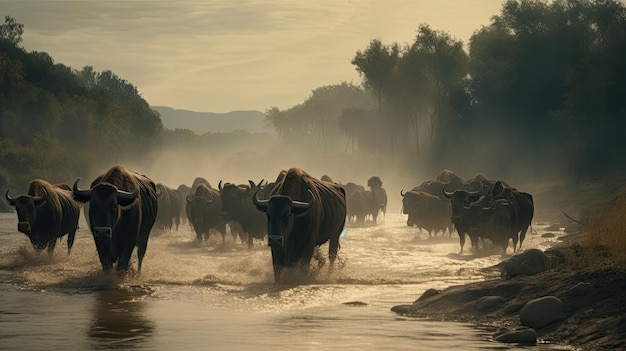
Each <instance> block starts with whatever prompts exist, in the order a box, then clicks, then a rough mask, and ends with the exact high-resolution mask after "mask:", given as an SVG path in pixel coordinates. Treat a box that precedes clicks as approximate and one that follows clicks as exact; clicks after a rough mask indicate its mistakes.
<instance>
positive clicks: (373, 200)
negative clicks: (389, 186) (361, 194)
mask: <svg viewBox="0 0 626 351" xmlns="http://www.w3.org/2000/svg"><path fill="white" fill-rule="evenodd" d="M367 186H368V187H369V188H370V193H369V194H368V196H367V197H366V199H365V204H366V205H365V208H366V212H367V213H368V215H371V216H372V220H373V222H374V224H376V220H377V218H378V213H379V212H382V214H383V218H384V217H385V214H386V213H387V191H385V189H384V188H383V182H382V180H380V178H379V177H377V176H373V177H371V178H370V179H368V180H367Z"/></svg>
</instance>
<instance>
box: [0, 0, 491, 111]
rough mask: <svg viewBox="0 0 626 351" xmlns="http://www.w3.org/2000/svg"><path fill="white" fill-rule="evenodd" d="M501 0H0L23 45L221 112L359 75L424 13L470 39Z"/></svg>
mask: <svg viewBox="0 0 626 351" xmlns="http://www.w3.org/2000/svg"><path fill="white" fill-rule="evenodd" d="M502 3H503V1H502V0H351V1H344V0H318V1H306V0H299V1H293V0H267V1H261V0H196V1H186V0H183V1H164V0H162V1H152V0H132V1H131V0H127V1H110V0H107V1H102V0H73V1H57V0H38V1H34V0H0V16H2V23H4V17H5V16H10V17H13V18H14V19H15V20H16V21H17V22H18V23H22V24H23V25H24V34H23V35H22V38H23V42H22V43H21V45H22V46H23V47H24V48H25V49H26V50H28V51H39V52H46V53H48V54H49V55H50V56H51V57H52V58H53V59H54V61H55V62H56V63H62V64H64V65H66V66H69V67H72V68H74V69H77V70H80V69H81V68H83V67H84V66H92V67H93V68H94V69H95V70H96V71H98V72H102V71H106V70H110V71H112V72H113V73H115V74H116V75H117V76H119V77H120V78H122V79H124V80H126V81H128V82H130V83H131V84H133V85H134V86H135V87H137V89H138V90H139V92H140V94H141V96H142V97H143V98H144V99H145V100H146V101H147V102H148V104H150V105H151V106H169V107H172V108H176V109H183V110H190V111H197V112H216V113H224V112H230V111H237V110H257V111H261V112H264V111H266V110H267V109H269V108H272V107H278V108H279V109H281V110H285V109H289V108H291V107H293V106H295V105H298V104H300V103H302V102H304V101H305V100H306V99H307V98H308V97H309V96H310V95H311V92H312V91H313V90H314V89H316V88H319V87H323V86H327V85H333V84H340V83H341V82H349V83H354V84H360V83H361V78H360V76H359V74H358V72H357V71H356V69H355V66H353V65H352V64H351V63H350V61H352V59H353V58H354V56H355V54H356V53H357V51H359V50H361V51H362V50H365V49H366V48H367V47H368V45H369V43H370V41H371V40H372V39H379V40H381V41H382V42H383V44H385V45H390V44H393V43H399V44H409V43H412V42H413V41H414V39H415V36H416V34H417V29H418V27H419V25H420V24H423V23H426V24H428V25H430V27H431V28H433V29H435V30H441V31H445V32H447V33H448V34H450V35H451V36H453V37H454V38H456V39H458V40H462V41H463V42H464V43H465V44H467V43H468V41H469V38H470V37H471V35H472V33H473V32H474V31H475V30H478V29H480V28H481V27H482V26H486V25H489V23H490V19H491V17H492V16H494V15H497V14H498V13H499V12H500V9H501V6H502Z"/></svg>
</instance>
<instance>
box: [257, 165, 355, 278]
mask: <svg viewBox="0 0 626 351" xmlns="http://www.w3.org/2000/svg"><path fill="white" fill-rule="evenodd" d="M252 199H253V202H254V205H255V206H256V208H257V209H258V210H259V211H262V212H264V213H265V214H266V215H267V234H268V245H269V246H270V248H271V252H272V265H273V269H274V277H275V279H279V278H280V275H281V271H282V269H283V268H285V267H296V266H299V267H301V268H302V269H304V270H308V268H309V267H310V263H311V259H312V258H313V255H314V253H315V251H316V248H317V247H318V246H320V245H322V244H324V243H326V242H329V248H328V257H329V259H330V263H331V267H332V266H333V263H334V261H335V259H336V258H337V253H338V251H339V247H340V245H339V237H340V235H341V233H342V231H343V229H344V225H345V222H346V196H345V192H344V190H343V188H342V187H341V186H339V185H337V184H334V183H329V182H325V181H321V180H318V179H316V178H313V177H312V176H310V175H309V174H308V173H306V172H305V171H303V170H301V169H298V168H291V169H289V170H288V171H287V173H286V174H285V176H284V178H283V179H282V180H281V181H280V182H279V183H277V184H276V187H275V188H274V190H273V191H272V193H271V194H270V197H269V199H267V200H260V199H258V198H257V196H256V194H255V196H253V198H252Z"/></svg>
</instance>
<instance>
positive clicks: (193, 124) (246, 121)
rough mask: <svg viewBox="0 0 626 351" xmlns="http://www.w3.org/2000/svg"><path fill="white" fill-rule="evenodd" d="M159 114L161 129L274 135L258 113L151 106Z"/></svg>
mask: <svg viewBox="0 0 626 351" xmlns="http://www.w3.org/2000/svg"><path fill="white" fill-rule="evenodd" d="M151 108H152V109H153V110H155V111H157V112H158V113H160V114H161V121H162V122H163V127H164V128H167V129H189V130H192V131H193V132H195V133H196V134H198V135H202V134H205V133H207V132H212V133H226V132H232V131H234V130H245V131H248V132H250V133H274V127H273V126H272V125H270V124H269V123H267V122H266V121H265V115H264V114H263V113H262V112H260V111H232V112H228V113H213V112H194V111H187V110H178V109H173V108H171V107H167V106H151Z"/></svg>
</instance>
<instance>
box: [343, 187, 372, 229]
mask: <svg viewBox="0 0 626 351" xmlns="http://www.w3.org/2000/svg"><path fill="white" fill-rule="evenodd" d="M368 197H369V191H367V190H354V191H353V192H351V193H350V194H348V193H346V217H347V220H348V223H349V224H354V225H357V226H362V225H364V224H365V217H366V216H367V213H368V211H367V207H366V201H367V198H368Z"/></svg>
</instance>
